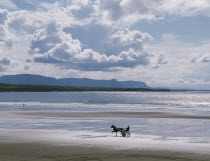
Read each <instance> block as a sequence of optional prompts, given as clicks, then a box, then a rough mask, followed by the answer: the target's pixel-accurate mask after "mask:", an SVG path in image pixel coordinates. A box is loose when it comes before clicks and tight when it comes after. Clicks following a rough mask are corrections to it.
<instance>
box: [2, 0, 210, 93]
mask: <svg viewBox="0 0 210 161" xmlns="http://www.w3.org/2000/svg"><path fill="white" fill-rule="evenodd" d="M209 68H210V1H209V0H81V1H78V0H59V1H58V0H51V1H46V0H21V1H20V0H1V1H0V75H6V74H21V73H30V74H40V75H45V76H53V77H56V78H61V77H82V78H83V77H86V78H93V79H113V78H115V79H118V80H136V81H145V82H146V83H147V84H148V85H150V86H152V87H170V88H192V89H210V71H209Z"/></svg>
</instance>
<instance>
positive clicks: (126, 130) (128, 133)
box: [111, 125, 130, 137]
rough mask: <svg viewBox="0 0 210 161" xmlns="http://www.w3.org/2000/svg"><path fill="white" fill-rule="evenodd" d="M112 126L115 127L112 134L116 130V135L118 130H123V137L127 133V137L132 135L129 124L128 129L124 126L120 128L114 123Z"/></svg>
mask: <svg viewBox="0 0 210 161" xmlns="http://www.w3.org/2000/svg"><path fill="white" fill-rule="evenodd" d="M111 128H112V129H113V131H112V134H113V132H115V133H116V136H117V132H121V134H122V136H123V137H125V136H126V135H127V137H129V136H130V131H129V130H130V127H129V126H128V127H127V128H126V129H123V128H118V127H116V126H114V125H112V126H111Z"/></svg>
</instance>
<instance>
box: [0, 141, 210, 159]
mask: <svg viewBox="0 0 210 161" xmlns="http://www.w3.org/2000/svg"><path fill="white" fill-rule="evenodd" d="M0 160H1V161H13V160H14V161H29V160H30V161H96V160H98V161H128V160H129V161H139V160H140V161H195V160H196V161H209V160H210V156H209V155H201V154H192V153H181V152H169V151H158V150H157V151H152V150H111V149H102V148H95V147H74V146H72V147H71V146H54V145H46V144H35V143H12V144H0Z"/></svg>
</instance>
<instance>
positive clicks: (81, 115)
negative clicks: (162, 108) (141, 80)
mask: <svg viewBox="0 0 210 161" xmlns="http://www.w3.org/2000/svg"><path fill="white" fill-rule="evenodd" d="M15 114H19V115H27V116H43V117H68V118H179V119H208V120H209V119H210V116H198V115H184V114H178V113H165V112H16V113H15Z"/></svg>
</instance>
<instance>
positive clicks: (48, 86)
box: [0, 74, 169, 92]
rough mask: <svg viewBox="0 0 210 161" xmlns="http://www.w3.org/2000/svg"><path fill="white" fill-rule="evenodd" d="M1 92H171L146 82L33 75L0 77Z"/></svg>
mask: <svg viewBox="0 0 210 161" xmlns="http://www.w3.org/2000/svg"><path fill="white" fill-rule="evenodd" d="M0 83H1V84H0V91H2V92H3V91H20V92H21V91H38V92H39V91H40V92H41V91H44V92H48V91H169V90H167V89H161V90H160V89H158V90H157V89H153V88H151V87H149V86H148V85H147V84H146V83H145V82H139V81H117V80H116V79H111V80H95V79H88V78H61V79H56V78H53V77H45V76H41V75H33V74H18V75H4V76H1V77H0Z"/></svg>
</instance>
